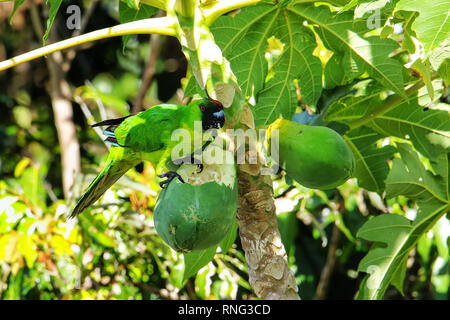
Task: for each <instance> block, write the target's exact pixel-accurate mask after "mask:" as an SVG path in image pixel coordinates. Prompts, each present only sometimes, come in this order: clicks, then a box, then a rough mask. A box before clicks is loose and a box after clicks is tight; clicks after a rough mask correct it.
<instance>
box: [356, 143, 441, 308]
mask: <svg viewBox="0 0 450 320" xmlns="http://www.w3.org/2000/svg"><path fill="white" fill-rule="evenodd" d="M398 150H399V152H400V155H401V159H398V158H397V159H394V161H393V165H392V170H391V172H390V173H389V175H388V178H387V180H386V185H387V188H386V194H387V197H389V198H391V197H395V196H398V195H403V196H406V197H407V198H409V199H411V200H415V201H416V203H417V205H418V207H419V212H418V214H417V216H416V218H415V219H414V221H410V220H409V219H407V218H405V217H403V216H400V215H395V214H383V215H380V216H377V217H375V218H373V219H371V220H369V221H367V222H366V223H365V224H364V225H363V226H362V227H361V229H360V230H359V231H358V234H357V236H358V237H359V238H363V239H366V240H368V241H373V242H375V243H374V244H373V246H372V248H371V249H370V251H369V253H368V254H367V255H366V256H365V257H364V258H363V259H362V260H361V262H360V264H359V266H358V271H361V272H367V273H369V274H368V275H367V276H366V277H365V278H364V280H363V281H362V282H361V285H360V288H359V291H358V293H357V295H356V298H357V299H382V298H383V295H384V293H385V292H386V289H387V288H388V286H389V284H393V285H394V286H395V287H397V288H398V289H399V290H400V291H401V292H402V286H403V279H404V276H405V270H406V266H405V264H406V259H407V257H408V255H409V252H410V251H411V249H412V248H414V246H415V245H416V243H417V241H418V240H419V238H420V237H421V236H422V235H423V234H425V233H426V232H428V231H429V230H430V229H431V228H432V227H433V226H434V225H435V224H436V222H437V221H438V220H439V219H440V218H441V217H442V216H443V215H444V214H445V213H447V212H448V210H449V197H448V183H449V180H448V161H449V155H448V153H443V154H442V155H440V157H438V160H436V161H437V162H436V166H437V167H438V168H439V170H437V172H439V175H433V174H432V173H431V172H429V171H427V170H426V169H425V168H424V167H423V165H422V163H421V162H420V160H419V158H418V156H417V154H416V153H415V152H414V151H413V150H412V148H411V147H410V146H409V145H407V144H398Z"/></svg>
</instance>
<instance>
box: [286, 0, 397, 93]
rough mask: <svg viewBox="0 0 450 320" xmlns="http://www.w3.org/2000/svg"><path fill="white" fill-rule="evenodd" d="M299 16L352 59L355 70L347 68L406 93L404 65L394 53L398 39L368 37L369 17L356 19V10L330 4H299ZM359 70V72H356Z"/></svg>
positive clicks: (295, 9)
mask: <svg viewBox="0 0 450 320" xmlns="http://www.w3.org/2000/svg"><path fill="white" fill-rule="evenodd" d="M290 10H291V11H292V12H294V13H295V14H297V15H298V16H299V17H302V18H304V19H306V20H307V21H308V22H309V23H311V24H313V25H315V26H316V30H317V32H318V34H319V35H320V37H321V38H322V41H323V42H324V44H325V46H326V47H327V48H329V49H330V50H333V51H334V52H339V53H340V54H341V55H342V56H343V57H344V59H347V60H349V61H351V64H352V69H351V70H346V69H344V70H341V71H344V72H352V73H354V74H358V72H367V73H368V74H369V75H370V76H372V77H373V78H374V79H376V80H377V81H379V82H380V83H381V84H383V86H385V87H386V88H389V89H391V90H393V91H395V92H396V93H398V94H400V95H401V96H403V97H406V95H405V92H404V89H403V77H402V66H401V65H400V63H399V62H398V61H396V60H395V59H392V58H390V57H389V56H390V54H391V53H392V52H393V51H394V50H396V49H397V48H398V45H397V43H396V42H395V41H393V40H390V39H384V40H382V39H380V38H379V37H376V36H371V37H366V38H365V37H364V36H363V35H364V34H365V33H366V32H368V31H370V30H369V29H368V28H367V24H366V21H365V20H364V19H361V20H356V21H355V20H353V13H352V12H344V13H342V14H339V15H336V14H333V13H332V12H331V11H330V10H329V9H328V7H326V6H320V7H316V6H311V5H306V4H299V5H295V6H294V7H292V8H290ZM356 71H358V72H356Z"/></svg>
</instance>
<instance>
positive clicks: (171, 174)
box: [158, 171, 184, 189]
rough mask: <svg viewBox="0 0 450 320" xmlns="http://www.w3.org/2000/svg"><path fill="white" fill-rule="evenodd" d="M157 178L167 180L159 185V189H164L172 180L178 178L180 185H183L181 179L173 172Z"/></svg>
mask: <svg viewBox="0 0 450 320" xmlns="http://www.w3.org/2000/svg"><path fill="white" fill-rule="evenodd" d="M158 178H167V179H166V180H164V181H161V182H160V183H159V186H160V187H161V189H164V188H165V186H166V185H167V184H169V183H170V181H172V180H173V179H174V178H178V180H180V182H181V183H184V180H183V178H181V176H180V175H179V174H178V173H176V172H174V171H169V172H164V173H162V174H160V175H158Z"/></svg>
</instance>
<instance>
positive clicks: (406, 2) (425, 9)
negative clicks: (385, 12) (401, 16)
mask: <svg viewBox="0 0 450 320" xmlns="http://www.w3.org/2000/svg"><path fill="white" fill-rule="evenodd" d="M449 5H450V2H449V1H448V0H435V1H426V2H423V1H420V0H400V1H399V2H398V3H397V6H396V9H397V10H405V11H416V12H418V13H419V16H418V17H417V18H416V19H415V20H414V22H413V24H412V28H413V29H414V30H415V32H416V34H417V37H418V39H419V40H420V41H421V42H422V43H423V45H424V49H425V54H426V55H428V54H429V53H430V52H431V50H433V49H434V48H437V47H439V45H440V44H441V42H442V41H444V40H445V39H448V38H449V37H450V19H449V11H448V8H449Z"/></svg>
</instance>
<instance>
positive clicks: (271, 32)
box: [211, 4, 322, 126]
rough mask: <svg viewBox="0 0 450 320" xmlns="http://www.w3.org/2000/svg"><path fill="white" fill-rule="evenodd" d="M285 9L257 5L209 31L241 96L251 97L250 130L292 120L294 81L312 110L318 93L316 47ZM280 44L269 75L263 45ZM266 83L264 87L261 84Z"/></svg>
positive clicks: (220, 21) (319, 74)
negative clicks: (253, 102) (252, 126)
mask: <svg viewBox="0 0 450 320" xmlns="http://www.w3.org/2000/svg"><path fill="white" fill-rule="evenodd" d="M286 6H287V4H280V5H279V6H273V5H267V4H259V5H256V6H252V7H248V8H245V9H242V10H241V12H240V13H239V14H237V15H236V16H235V17H229V16H224V17H221V18H219V19H218V20H217V21H216V22H215V23H214V24H213V25H212V27H211V31H212V32H213V33H214V38H215V40H216V42H217V44H218V45H219V47H220V48H221V49H222V52H223V54H224V55H225V57H226V58H227V59H228V60H229V61H230V64H231V67H232V69H233V71H234V73H235V75H236V77H237V80H238V83H239V85H240V87H241V89H242V91H243V93H244V95H245V96H247V97H249V96H254V97H255V98H256V106H255V107H254V108H253V112H254V116H255V124H256V125H258V126H259V125H265V124H268V123H271V122H273V121H274V120H275V119H276V118H278V117H279V116H280V115H282V116H283V117H285V118H292V116H293V115H294V113H295V109H296V107H297V95H296V92H295V90H296V88H295V85H294V80H298V85H299V87H300V91H301V94H302V97H303V99H304V100H305V102H306V103H307V104H310V105H315V104H316V103H317V100H318V99H319V97H320V94H321V91H322V65H321V63H320V60H319V59H318V58H317V57H315V56H313V55H312V53H313V50H314V48H315V47H316V41H315V38H314V35H313V33H312V32H311V31H310V30H309V29H308V28H307V27H305V26H304V25H303V24H302V23H303V21H304V19H302V18H300V17H298V16H296V15H295V14H293V13H292V12H289V11H288V10H287V8H286ZM270 37H275V38H276V39H277V40H279V41H280V42H281V43H282V44H283V49H282V52H281V54H280V55H279V56H278V57H277V58H276V59H275V61H274V62H273V65H272V66H271V70H270V71H271V72H270V74H271V75H273V76H272V77H271V78H270V77H269V78H268V74H269V70H268V63H267V61H266V57H265V53H266V51H267V49H268V39H269V38H270ZM266 81H267V82H266Z"/></svg>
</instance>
